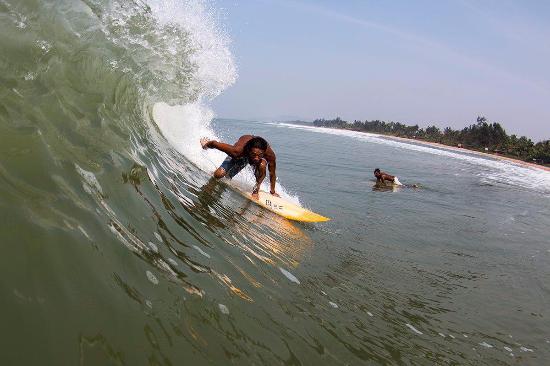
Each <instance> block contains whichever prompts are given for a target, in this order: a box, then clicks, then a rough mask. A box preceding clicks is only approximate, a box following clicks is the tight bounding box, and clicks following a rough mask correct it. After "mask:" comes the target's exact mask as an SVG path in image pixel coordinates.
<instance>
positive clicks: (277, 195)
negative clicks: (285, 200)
mask: <svg viewBox="0 0 550 366" xmlns="http://www.w3.org/2000/svg"><path fill="white" fill-rule="evenodd" d="M269 193H271V195H272V196H275V197H281V196H279V193H277V192H269Z"/></svg>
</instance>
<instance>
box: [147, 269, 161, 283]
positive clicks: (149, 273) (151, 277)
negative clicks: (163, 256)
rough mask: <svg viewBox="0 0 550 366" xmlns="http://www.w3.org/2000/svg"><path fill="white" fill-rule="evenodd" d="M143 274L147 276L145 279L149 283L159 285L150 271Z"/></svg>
mask: <svg viewBox="0 0 550 366" xmlns="http://www.w3.org/2000/svg"><path fill="white" fill-rule="evenodd" d="M145 274H146V275H147V279H149V281H151V283H152V284H154V285H158V284H159V280H158V278H157V277H156V276H155V275H154V274H153V273H152V272H151V271H147V272H145Z"/></svg>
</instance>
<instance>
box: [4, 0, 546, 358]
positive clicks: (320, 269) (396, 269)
mask: <svg viewBox="0 0 550 366" xmlns="http://www.w3.org/2000/svg"><path fill="white" fill-rule="evenodd" d="M216 19H217V18H216V16H215V9H212V8H211V7H210V5H208V4H206V3H201V2H176V1H174V2H169V1H166V2H161V1H158V2H157V1H151V2H148V3H143V2H138V1H136V2H133V1H121V2H110V1H49V2H48V1H28V0H23V1H11V0H10V1H6V0H0V30H1V33H2V35H3V36H2V37H1V38H0V50H1V52H0V218H1V220H0V245H1V248H2V256H1V257H0V271H1V274H2V275H1V276H0V293H1V296H0V320H1V324H2V330H3V332H2V334H1V335H0V341H1V343H0V344H1V345H2V347H1V353H0V356H1V360H2V364H6V365H36V364H40V365H75V364H80V365H176V364H192V365H207V364H208V365H209V364H213V365H224V364H239V365H243V364H245V365H247V364H262V365H263V364H288V365H310V364H326V365H339V364H347V365H356V364H373V365H376V364H381V365H393V364H396V365H401V364H402V365H408V364H416V365H427V364H451V365H464V364H466V365H517V364H521V365H544V364H546V362H547V360H548V358H549V357H550V321H549V316H550V312H549V310H548V309H549V308H550V307H549V305H550V301H549V299H550V288H549V285H548V283H550V241H549V239H548V238H549V237H550V235H549V234H550V229H549V226H548V224H549V222H550V174H549V173H547V172H544V171H541V170H535V169H530V168H525V167H521V166H517V165H514V164H511V163H508V162H501V161H496V160H491V159H486V158H481V157H478V156H474V155H469V154H467V153H456V152H451V151H446V150H441V149H435V148H430V147H425V146H418V145H413V144H404V143H399V142H395V141H392V140H388V139H385V138H383V137H379V136H374V135H367V134H360V133H354V132H342V131H336V130H328V129H317V128H314V127H311V126H297V125H291V124H285V123H276V122H275V123H274V122H271V121H237V120H226V119H220V118H218V119H212V117H213V111H211V110H210V109H209V107H208V105H209V101H210V100H211V99H212V98H215V97H216V96H217V95H219V93H222V92H223V90H224V89H225V88H227V87H228V86H229V85H231V84H232V83H233V82H234V81H235V78H236V71H235V68H234V65H233V59H232V56H231V54H230V52H229V51H228V46H227V45H228V39H227V36H226V35H225V34H224V33H223V32H221V31H220V30H219V29H220V28H219V26H217V25H216V24H217V23H216ZM157 102H166V103H169V104H170V105H172V106H174V107H168V106H166V105H164V107H158V106H159V105H158V104H156V103H157ZM214 112H215V111H214ZM248 133H252V134H257V135H261V136H264V137H266V138H267V139H268V140H269V141H270V143H271V145H272V146H273V148H274V149H275V151H276V153H277V157H278V165H277V171H278V176H279V185H278V189H279V190H280V192H281V193H282V194H283V195H284V196H286V197H288V198H289V199H291V200H295V201H299V202H300V203H301V204H302V205H304V206H306V207H308V208H310V209H312V210H314V211H316V212H319V213H321V214H323V215H326V216H329V217H331V218H332V220H331V221H330V222H328V223H323V224H315V225H311V224H299V223H293V222H289V221H287V220H284V219H282V218H280V217H278V216H275V215H274V214H271V213H270V212H267V211H264V210H262V209H260V208H259V207H257V206H256V205H254V204H252V203H251V202H249V201H248V200H246V199H245V198H243V197H242V196H241V195H240V194H239V193H237V192H235V191H234V190H233V189H231V188H229V187H228V185H227V184H224V183H219V182H215V181H212V180H210V171H211V170H212V169H213V168H214V167H216V166H217V164H219V163H220V161H221V159H223V156H222V155H220V154H215V153H214V152H211V151H210V152H203V151H202V150H201V149H200V146H199V145H198V141H197V138H198V137H199V136H202V135H208V136H212V137H217V138H219V139H223V140H226V141H233V140H235V139H237V138H238V137H239V136H240V135H242V134H248ZM377 167H380V168H382V169H383V170H386V171H388V172H390V173H394V174H397V175H398V176H399V178H400V180H401V181H402V182H403V183H406V184H419V185H420V188H398V189H378V188H377V187H375V186H374V182H373V176H372V171H373V170H374V168H377ZM242 176H244V178H241V179H240V182H241V183H242V184H245V185H246V184H247V182H248V183H249V182H250V172H249V171H248V172H244V173H243V174H242Z"/></svg>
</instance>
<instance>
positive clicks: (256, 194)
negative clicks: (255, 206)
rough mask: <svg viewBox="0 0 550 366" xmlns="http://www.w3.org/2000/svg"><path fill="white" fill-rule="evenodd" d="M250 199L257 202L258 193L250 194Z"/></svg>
mask: <svg viewBox="0 0 550 366" xmlns="http://www.w3.org/2000/svg"><path fill="white" fill-rule="evenodd" d="M252 199H254V200H256V201H257V200H259V199H260V195H259V194H258V193H252Z"/></svg>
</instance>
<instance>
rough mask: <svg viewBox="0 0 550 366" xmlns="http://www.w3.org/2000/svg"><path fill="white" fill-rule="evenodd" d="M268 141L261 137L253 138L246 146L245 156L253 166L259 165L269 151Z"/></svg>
mask: <svg viewBox="0 0 550 366" xmlns="http://www.w3.org/2000/svg"><path fill="white" fill-rule="evenodd" d="M267 146H268V144H267V141H266V140H264V139H263V138H261V137H253V138H251V139H250V140H248V142H247V143H246V144H245V145H244V155H245V156H246V157H247V158H248V162H249V163H250V164H251V165H257V164H259V163H260V162H261V161H262V159H263V157H264V154H265V151H266V150H267Z"/></svg>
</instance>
